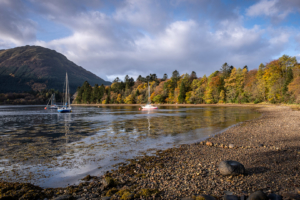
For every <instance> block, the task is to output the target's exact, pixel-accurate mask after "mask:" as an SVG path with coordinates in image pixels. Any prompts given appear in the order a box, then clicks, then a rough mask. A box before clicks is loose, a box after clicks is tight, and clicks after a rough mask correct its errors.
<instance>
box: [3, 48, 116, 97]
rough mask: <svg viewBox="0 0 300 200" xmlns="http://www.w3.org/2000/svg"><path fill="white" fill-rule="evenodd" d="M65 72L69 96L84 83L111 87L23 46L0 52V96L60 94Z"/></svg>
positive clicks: (57, 58) (52, 55)
mask: <svg viewBox="0 0 300 200" xmlns="http://www.w3.org/2000/svg"><path fill="white" fill-rule="evenodd" d="M66 72H67V73H68V76H69V82H70V89H71V92H72V93H74V92H75V91H76V89H77V87H78V86H81V85H82V84H83V82H84V81H88V82H89V83H90V84H91V85H94V84H96V83H97V84H98V85H101V84H104V85H110V84H111V83H110V82H107V81H104V80H103V79H101V78H99V77H98V76H96V75H95V74H93V73H91V72H89V71H87V70H85V69H84V68H82V67H80V66H78V65H76V64H75V63H73V62H71V61H70V60H68V59H67V58H66V57H65V56H64V55H62V54H60V53H57V52H56V51H54V50H51V49H47V48H44V47H39V46H24V47H16V48H13V49H7V50H1V51H0V93H6V92H24V91H30V90H41V89H45V88H48V89H50V88H53V89H56V90H59V91H62V90H63V85H64V81H65V76H66Z"/></svg>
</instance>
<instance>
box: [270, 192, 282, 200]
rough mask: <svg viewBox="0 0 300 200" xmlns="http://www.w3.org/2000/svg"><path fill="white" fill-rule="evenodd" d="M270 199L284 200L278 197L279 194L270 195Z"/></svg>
mask: <svg viewBox="0 0 300 200" xmlns="http://www.w3.org/2000/svg"><path fill="white" fill-rule="evenodd" d="M268 199H270V200H282V197H281V196H279V195H277V194H274V193H271V194H269V195H268Z"/></svg>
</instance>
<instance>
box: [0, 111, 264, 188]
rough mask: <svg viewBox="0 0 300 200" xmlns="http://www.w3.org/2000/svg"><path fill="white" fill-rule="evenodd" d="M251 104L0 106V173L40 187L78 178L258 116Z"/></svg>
mask: <svg viewBox="0 0 300 200" xmlns="http://www.w3.org/2000/svg"><path fill="white" fill-rule="evenodd" d="M259 116H260V114H259V113H258V112H257V111H256V110H255V109H254V108H250V107H175V106H172V107H164V106H161V107H159V109H158V110H154V111H140V110H139V107H130V106H128V107H126V106H125V107H121V106H114V107H109V106H107V107H80V106H76V107H73V110H72V113H57V111H56V110H49V109H47V110H44V106H0V149H1V151H0V178H1V180H2V181H13V182H30V183H33V184H35V185H39V186H41V187H65V186H68V185H72V184H78V183H79V182H80V179H82V178H83V177H85V176H86V175H88V174H90V175H98V176H99V175H103V174H104V173H105V172H106V171H108V170H110V169H113V168H114V166H115V164H117V163H120V162H126V160H127V159H131V158H138V157H139V156H143V155H151V154H153V153H154V152H156V150H163V149H167V148H171V147H174V146H175V147H176V146H178V145H180V144H190V143H194V142H198V141H201V140H204V139H206V138H207V137H209V136H212V135H214V134H218V133H220V132H222V131H224V130H225V129H227V128H228V127H230V126H233V125H235V124H237V123H240V122H243V121H246V120H251V119H254V118H257V117H259Z"/></svg>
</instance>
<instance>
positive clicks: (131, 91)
mask: <svg viewBox="0 0 300 200" xmlns="http://www.w3.org/2000/svg"><path fill="white" fill-rule="evenodd" d="M148 83H149V85H150V94H151V95H150V99H151V102H152V103H156V104H164V103H167V104H176V103H178V104H216V103H260V102H268V103H300V64H299V63H297V60H296V57H290V56H288V55H283V56H282V57H280V58H278V59H276V60H273V61H271V62H269V63H267V64H260V65H259V66H258V69H253V70H248V67H247V65H245V66H244V67H242V68H236V67H234V66H229V65H228V64H227V63H224V64H223V65H222V66H220V70H218V71H215V72H213V73H212V74H210V75H209V76H206V75H204V76H203V77H197V75H196V73H195V72H194V71H192V72H191V74H187V73H186V74H182V75H180V73H179V72H178V71H177V70H175V71H173V73H172V76H171V77H170V78H169V77H168V75H167V74H164V76H163V78H157V76H156V74H150V75H148V76H147V77H142V76H141V75H140V76H139V77H138V78H137V80H136V81H134V79H133V78H130V77H129V76H128V75H127V76H126V77H125V79H124V81H121V80H120V79H119V78H118V77H117V78H116V79H115V80H114V81H113V83H112V84H111V85H110V86H104V85H101V86H99V85H97V84H95V85H94V86H91V85H90V84H89V83H88V82H87V81H86V82H84V84H83V85H82V86H81V87H78V88H77V97H76V99H75V101H74V102H73V103H77V104H92V103H96V104H122V103H125V104H143V103H147V101H148Z"/></svg>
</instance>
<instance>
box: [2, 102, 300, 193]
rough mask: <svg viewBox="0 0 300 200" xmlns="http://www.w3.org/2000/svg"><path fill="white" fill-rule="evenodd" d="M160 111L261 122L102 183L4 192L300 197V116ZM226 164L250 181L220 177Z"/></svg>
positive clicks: (276, 110) (151, 159)
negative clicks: (240, 117)
mask: <svg viewBox="0 0 300 200" xmlns="http://www.w3.org/2000/svg"><path fill="white" fill-rule="evenodd" d="M74 105H75V104H74ZM77 106H140V105H137V104H132V105H131V104H109V105H102V104H87V105H82V104H77ZM161 106H251V107H257V108H258V111H259V112H261V113H262V116H261V117H260V118H257V119H254V120H249V121H245V122H243V123H241V124H238V125H236V126H233V127H231V128H229V129H227V130H225V131H224V132H223V133H221V134H218V135H215V136H214V137H211V138H208V139H207V140H206V141H203V142H200V143H195V144H191V145H189V144H185V145H181V146H178V147H174V148H170V149H167V150H163V151H161V150H158V151H157V153H156V155H154V156H143V157H139V158H138V159H131V160H129V164H128V163H127V164H125V163H121V164H120V165H119V167H118V168H116V170H112V171H110V172H107V173H106V174H105V176H103V177H89V176H88V177H86V178H85V180H86V182H83V183H81V184H79V185H77V186H70V187H67V188H48V189H42V188H38V187H34V186H32V185H29V186H28V185H25V184H19V186H18V184H17V183H11V184H10V183H3V182H2V183H1V182H0V189H5V188H14V187H15V188H16V187H17V188H19V189H20V191H19V190H14V194H15V196H18V194H23V193H24V190H22V188H30V190H29V189H27V190H28V194H29V193H30V191H33V190H34V191H35V194H36V195H38V196H39V197H41V199H43V198H53V197H56V198H60V197H61V198H62V197H65V198H66V199H67V197H68V198H69V199H71V198H75V199H78V198H82V197H85V198H86V199H89V198H98V199H101V198H102V197H105V196H111V197H112V198H111V199H121V197H122V199H140V198H141V196H143V197H145V196H148V197H151V199H152V198H153V197H154V196H155V199H182V198H187V199H195V198H196V196H197V195H200V194H207V195H212V196H214V197H217V199H221V198H223V196H224V194H233V195H236V196H239V197H242V196H244V198H247V196H249V195H250V194H251V193H253V192H255V191H258V190H262V191H263V192H264V193H265V194H267V195H269V194H271V193H272V194H276V195H282V196H283V199H293V198H296V199H297V198H298V197H299V194H300V193H299V192H300V189H299V187H300V173H299V170H300V168H299V162H300V142H299V141H300V122H299V119H300V111H293V110H292V109H291V108H290V107H287V106H276V105H272V104H271V105H254V104H213V105H207V104H203V105H202V104H196V105H195V104H177V105H176V104H162V105H161ZM229 144H232V145H233V148H229V146H230V145H229ZM232 145H231V146H232ZM223 160H235V161H238V162H240V163H242V164H243V165H244V166H245V168H246V175H240V176H222V175H220V173H219V171H218V164H219V163H220V161H223ZM10 190H11V189H10ZM10 190H8V191H7V193H8V194H12V193H9V191H10ZM27 190H25V191H27ZM297 193H298V194H297ZM30 194H31V193H30ZM2 195H3V193H2ZM297 195H298V196H297ZM18 197H20V196H18ZM125 197H126V198H125ZM127 197H128V198H127ZM291 197H292V198H291ZM199 198H200V197H199ZM200 199H201V198H200Z"/></svg>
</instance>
